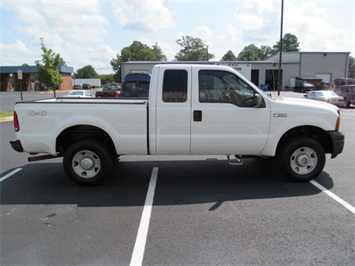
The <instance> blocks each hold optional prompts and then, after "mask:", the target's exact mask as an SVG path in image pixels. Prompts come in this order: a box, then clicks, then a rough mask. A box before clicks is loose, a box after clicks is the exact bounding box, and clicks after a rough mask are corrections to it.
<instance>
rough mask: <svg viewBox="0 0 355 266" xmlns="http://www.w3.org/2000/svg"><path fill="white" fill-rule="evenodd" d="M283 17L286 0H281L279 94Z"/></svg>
mask: <svg viewBox="0 0 355 266" xmlns="http://www.w3.org/2000/svg"><path fill="white" fill-rule="evenodd" d="M283 19H284V0H281V26H280V58H279V85H278V86H277V87H278V91H277V95H278V96H280V89H281V86H282V73H281V70H282V69H281V64H282V29H283Z"/></svg>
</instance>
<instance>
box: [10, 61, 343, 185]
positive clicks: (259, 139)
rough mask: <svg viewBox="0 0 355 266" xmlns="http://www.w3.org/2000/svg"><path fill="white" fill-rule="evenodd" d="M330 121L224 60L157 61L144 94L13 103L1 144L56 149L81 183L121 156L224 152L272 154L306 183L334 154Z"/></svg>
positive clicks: (311, 104) (339, 141) (96, 178)
mask: <svg viewBox="0 0 355 266" xmlns="http://www.w3.org/2000/svg"><path fill="white" fill-rule="evenodd" d="M339 126H340V113H339V110H338V108H337V107H335V106H333V105H331V104H327V103H322V102H316V101H309V100H306V99H296V98H281V97H280V98H278V99H272V98H271V97H270V96H267V95H266V94H265V93H263V91H261V90H260V89H259V88H258V87H256V86H255V85H254V84H252V83H251V82H249V81H248V80H247V79H245V78H244V77H243V76H241V74H239V73H238V72H237V71H236V70H233V69H232V68H229V67H226V66H216V65H184V64H161V65H156V66H155V67H154V69H153V71H152V76H151V82H150V87H149V99H147V100H144V99H143V100H142V99H95V98H93V99H69V98H65V99H64V98H57V99H48V100H39V101H34V102H18V103H16V105H15V112H14V127H15V131H16V138H17V139H16V140H14V141H11V142H10V143H11V145H12V147H13V148H14V149H15V150H16V151H18V152H27V153H30V154H32V155H36V154H39V155H36V156H34V157H30V158H29V161H35V160H41V159H48V158H57V157H61V156H63V157H64V158H63V167H64V170H65V172H66V174H67V175H68V176H69V178H70V179H71V180H72V181H74V182H76V183H78V184H82V185H92V184H97V183H100V182H101V181H102V180H103V179H104V177H105V176H107V175H108V174H109V173H110V170H111V168H112V165H113V162H114V161H115V160H116V159H117V157H118V156H120V155H227V157H228V159H229V160H230V162H233V163H234V164H241V163H242V159H243V157H250V156H253V157H254V156H258V157H263V158H270V157H273V158H276V159H278V160H279V163H278V165H279V167H280V168H281V170H282V171H283V173H284V174H285V175H286V176H287V177H289V178H291V179H293V180H299V181H307V180H310V179H313V178H315V177H317V176H318V175H319V174H320V173H321V172H322V170H323V167H324V164H325V160H326V155H325V154H327V153H329V154H331V158H335V157H336V156H337V155H338V154H340V153H341V152H342V150H343V146H344V135H343V134H342V133H341V132H340V131H339ZM41 154H42V155H41ZM230 155H233V156H235V158H234V157H233V160H232V159H230ZM235 162H236V163H235Z"/></svg>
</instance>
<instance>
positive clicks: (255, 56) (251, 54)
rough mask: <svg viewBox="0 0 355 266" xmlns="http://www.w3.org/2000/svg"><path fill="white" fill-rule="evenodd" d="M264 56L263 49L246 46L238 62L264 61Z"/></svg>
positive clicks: (252, 45)
mask: <svg viewBox="0 0 355 266" xmlns="http://www.w3.org/2000/svg"><path fill="white" fill-rule="evenodd" d="M263 58H264V56H263V53H262V51H261V49H260V48H259V47H257V46H255V45H254V44H250V45H248V46H245V47H244V48H243V50H242V51H241V52H240V53H239V54H238V57H237V60H238V61H259V60H263Z"/></svg>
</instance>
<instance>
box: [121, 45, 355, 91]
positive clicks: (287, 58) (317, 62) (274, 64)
mask: <svg viewBox="0 0 355 266" xmlns="http://www.w3.org/2000/svg"><path fill="white" fill-rule="evenodd" d="M349 54H350V53H349V52H286V53H283V54H282V62H283V63H282V72H283V77H282V81H283V82H282V86H281V88H282V90H284V89H285V87H286V86H290V83H291V80H292V79H294V78H295V77H315V76H317V75H318V76H330V77H331V80H330V81H333V80H334V79H336V78H340V77H347V76H348V64H349ZM278 60H279V56H278V55H274V56H272V57H270V58H269V59H268V61H257V62H250V61H248V62H243V61H237V62H228V63H235V64H251V69H252V70H255V69H257V70H259V86H261V85H263V84H265V82H266V78H267V77H266V70H270V69H275V70H278V69H279V61H278ZM159 63H180V64H181V63H194V62H127V63H123V64H122V80H123V78H124V77H125V76H126V75H127V74H128V73H133V72H143V73H149V74H151V73H152V69H153V67H154V65H156V64H159ZM195 63H196V62H195ZM198 63H201V64H217V63H221V62H220V61H215V62H212V61H209V62H198Z"/></svg>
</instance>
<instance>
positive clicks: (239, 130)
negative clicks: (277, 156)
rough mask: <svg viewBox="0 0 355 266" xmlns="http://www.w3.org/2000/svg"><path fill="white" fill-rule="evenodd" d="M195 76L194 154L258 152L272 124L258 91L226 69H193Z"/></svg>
mask: <svg viewBox="0 0 355 266" xmlns="http://www.w3.org/2000/svg"><path fill="white" fill-rule="evenodd" d="M192 76H193V81H192V87H193V90H192V91H193V92H194V94H193V96H192V115H191V154H231V155H247V154H259V153H260V152H261V151H262V149H263V148H264V146H265V144H266V142H267V138H268V132H269V124H270V108H269V106H268V105H267V102H266V101H265V99H263V98H262V97H261V96H260V95H257V94H259V92H258V91H256V90H255V89H254V88H253V87H252V86H250V85H249V84H248V83H247V82H246V81H244V80H243V79H241V78H240V77H239V76H238V75H236V74H235V73H233V72H229V71H225V70H215V69H209V70H195V69H194V72H193V74H192ZM257 100H259V102H258V103H257Z"/></svg>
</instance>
